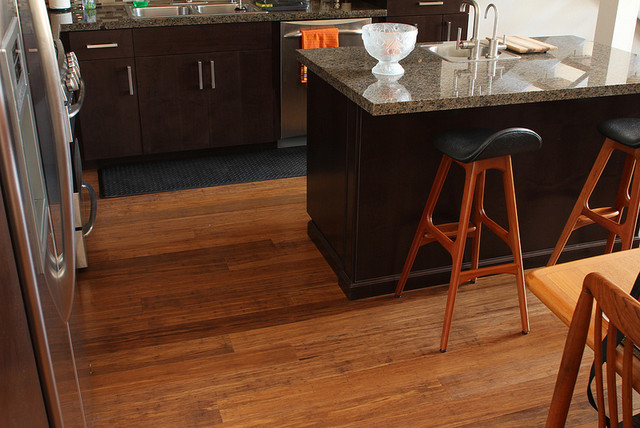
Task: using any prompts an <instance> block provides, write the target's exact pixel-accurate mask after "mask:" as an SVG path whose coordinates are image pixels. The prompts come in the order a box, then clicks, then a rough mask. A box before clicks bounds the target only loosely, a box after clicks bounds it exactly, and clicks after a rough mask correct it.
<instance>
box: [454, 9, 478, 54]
mask: <svg viewBox="0 0 640 428" xmlns="http://www.w3.org/2000/svg"><path fill="white" fill-rule="evenodd" d="M469 6H471V7H473V12H474V13H473V35H472V36H471V39H470V40H461V39H462V28H458V40H457V44H456V49H469V59H470V60H475V61H477V60H478V56H479V52H480V49H479V41H478V20H479V19H480V8H479V7H478V3H476V1H475V0H462V4H460V12H466V11H467V10H468V9H469Z"/></svg>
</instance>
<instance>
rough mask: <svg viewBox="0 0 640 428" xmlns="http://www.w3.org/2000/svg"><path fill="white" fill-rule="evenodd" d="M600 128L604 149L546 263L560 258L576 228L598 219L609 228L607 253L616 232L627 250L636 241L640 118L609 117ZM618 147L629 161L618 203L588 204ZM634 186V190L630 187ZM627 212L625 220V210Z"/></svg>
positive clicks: (611, 248)
mask: <svg viewBox="0 0 640 428" xmlns="http://www.w3.org/2000/svg"><path fill="white" fill-rule="evenodd" d="M598 131H600V133H601V134H602V135H604V136H605V137H606V139H605V141H604V144H603V145H602V149H600V153H599V154H598V157H597V158H596V161H595V163H594V165H593V167H592V168H591V172H589V176H588V177H587V181H586V182H585V184H584V186H583V187H582V191H581V192H580V196H578V200H577V201H576V203H575V205H574V207H573V210H572V211H571V214H570V215H569V219H568V220H567V224H566V225H565V227H564V229H563V231H562V233H561V234H560V238H559V239H558V243H557V244H556V246H555V248H554V249H553V253H552V254H551V257H550V258H549V262H548V263H547V266H553V265H554V264H556V262H557V261H558V258H559V257H560V254H561V253H562V250H563V249H564V247H565V245H567V241H568V240H569V237H570V236H571V233H572V232H573V231H574V230H577V229H580V228H581V227H584V226H587V225H589V224H593V223H597V224H599V225H600V226H602V227H604V228H605V229H607V230H608V231H609V237H608V239H607V244H606V247H605V253H607V254H608V253H610V252H611V251H613V245H614V244H615V239H616V236H619V237H620V239H621V240H622V249H623V250H628V249H630V248H631V245H632V244H633V238H634V234H635V232H636V227H637V223H638V210H639V208H640V168H636V164H637V163H638V160H639V159H640V119H636V118H621V119H610V120H606V121H604V122H602V123H600V124H599V125H598ZM615 150H619V151H621V152H624V153H626V155H627V156H626V161H625V164H624V168H623V170H622V178H621V180H620V186H619V187H618V194H617V198H616V202H615V205H614V206H612V207H599V208H591V207H589V198H590V197H591V194H592V193H593V191H594V189H595V188H596V185H597V184H598V180H599V179H600V176H601V175H602V172H603V171H604V169H605V167H606V166H607V162H608V161H609V158H610V157H611V154H612V153H613V152H614V151H615ZM630 186H631V193H629V187H630ZM625 209H627V215H626V217H625V218H624V221H623V214H624V211H625Z"/></svg>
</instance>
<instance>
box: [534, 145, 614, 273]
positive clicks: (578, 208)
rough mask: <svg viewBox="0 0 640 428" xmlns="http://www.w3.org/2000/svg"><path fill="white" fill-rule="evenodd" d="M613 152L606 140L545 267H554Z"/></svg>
mask: <svg viewBox="0 0 640 428" xmlns="http://www.w3.org/2000/svg"><path fill="white" fill-rule="evenodd" d="M612 152H613V147H612V144H611V140H609V139H606V140H605V142H604V144H603V146H602V149H600V153H599V154H598V157H597V158H596V161H595V163H594V165H593V167H592V168H591V172H590V173H589V176H588V177H587V181H586V183H585V184H584V186H583V187H582V191H581V192H580V196H578V200H577V201H576V204H575V205H574V206H573V210H572V211H571V215H569V219H568V220H567V224H565V226H564V229H563V230H562V234H561V235H560V238H559V239H558V243H557V244H556V246H555V248H554V249H553V253H551V257H550V258H549V262H547V266H552V265H555V264H556V262H557V261H558V258H559V257H560V253H562V250H563V249H564V246H565V245H567V241H568V240H569V236H571V232H573V230H574V228H575V225H576V223H577V221H578V217H580V215H581V214H582V210H583V209H584V208H585V207H586V206H587V204H588V203H589V197H590V196H591V193H592V192H593V189H595V187H596V184H597V183H598V180H599V179H600V176H601V175H602V171H604V168H605V166H606V165H607V162H608V161H609V157H610V156H611V153H612Z"/></svg>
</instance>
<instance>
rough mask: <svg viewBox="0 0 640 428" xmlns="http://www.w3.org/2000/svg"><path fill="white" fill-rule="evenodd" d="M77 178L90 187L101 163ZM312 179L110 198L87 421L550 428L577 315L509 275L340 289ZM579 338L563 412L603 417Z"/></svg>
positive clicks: (88, 294) (94, 261)
mask: <svg viewBox="0 0 640 428" xmlns="http://www.w3.org/2000/svg"><path fill="white" fill-rule="evenodd" d="M85 179H89V181H91V182H92V183H93V184H94V186H97V178H96V174H95V171H88V172H87V173H86V177H85ZM305 188H306V181H305V178H304V177H303V178H293V179H284V180H275V181H267V182H261V183H249V184H239V185H232V186H222V187H212V188H207V189H196V190H189V191H182V192H170V193H160V194H153V195H142V196H134V197H126V198H114V199H100V201H99V211H98V218H97V222H96V226H95V229H94V232H93V233H92V234H91V235H90V236H89V237H88V239H87V247H88V250H89V254H88V258H89V268H87V269H85V270H84V271H82V272H80V273H79V276H78V293H77V295H76V307H75V308H74V314H73V325H74V341H75V343H76V346H77V347H79V348H81V349H83V350H84V351H83V353H82V354H80V356H79V359H78V364H79V366H80V368H81V370H82V373H83V375H82V376H81V383H82V385H83V386H84V387H85V401H86V402H87V407H88V408H89V411H88V415H87V416H88V421H89V424H90V426H94V427H155V428H157V427H218V426H220V427H246V426H252V427H253V426H263V427H308V426H312V427H335V426H348V427H434V426H469V427H471V426H473V427H477V426H492V427H495V426H527V427H533V426H543V425H544V421H545V418H546V413H547V409H548V406H549V400H550V397H551V393H552V390H553V385H554V382H555V377H556V372H557V368H558V365H559V362H560V357H561V353H562V348H563V346H564V340H565V337H566V333H567V328H566V327H565V326H564V325H563V324H562V323H561V322H560V321H559V320H557V319H556V318H555V316H554V315H553V314H551V312H549V311H548V310H547V309H546V307H545V306H543V305H542V304H541V303H540V302H539V301H538V300H537V299H536V298H535V297H534V296H533V295H532V294H529V308H530V317H531V329H532V331H531V333H530V334H529V335H528V336H523V335H521V334H520V321H519V315H518V305H517V297H516V288H515V282H514V280H513V277H511V276H507V275H504V276H503V275H501V276H496V277H492V278H484V279H480V280H479V281H478V283H477V284H475V285H471V284H469V285H464V286H463V287H461V290H460V294H459V297H458V299H457V301H456V305H457V306H456V312H455V314H454V321H453V328H452V331H451V338H450V342H449V351H448V352H447V353H446V354H441V353H440V352H439V351H438V344H439V340H440V332H441V328H442V318H443V316H444V306H445V299H446V289H445V288H444V287H434V288H430V289H426V290H419V291H410V292H406V293H405V295H404V297H403V298H401V299H395V298H393V297H392V296H381V297H376V298H371V299H365V300H360V301H349V300H347V299H346V298H345V297H344V295H343V294H342V292H341V291H340V288H339V287H338V285H337V282H336V278H335V276H334V275H333V273H332V271H331V270H330V268H329V267H328V265H327V264H326V263H325V261H324V260H323V258H322V257H321V255H320V254H319V252H318V251H317V249H316V248H315V247H314V245H313V244H312V243H311V242H310V240H309V239H308V237H307V234H306V223H307V221H308V220H309V219H308V216H307V214H306V211H305V205H306V195H305ZM590 358H592V353H591V352H590V351H587V352H586V353H585V359H584V361H583V372H582V373H581V377H580V379H579V384H578V386H577V388H576V393H575V398H574V401H573V404H572V408H571V414H570V417H569V424H568V426H595V423H596V420H595V417H596V413H595V411H593V410H592V409H591V408H590V407H589V405H588V403H587V400H586V394H585V389H586V377H585V376H586V372H587V368H588V366H589V365H590V361H589V359H590Z"/></svg>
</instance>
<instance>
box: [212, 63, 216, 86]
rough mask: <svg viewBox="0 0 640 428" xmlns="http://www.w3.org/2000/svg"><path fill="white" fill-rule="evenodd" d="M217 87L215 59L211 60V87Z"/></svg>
mask: <svg viewBox="0 0 640 428" xmlns="http://www.w3.org/2000/svg"><path fill="white" fill-rule="evenodd" d="M215 88H216V66H215V63H214V62H213V60H211V89H215Z"/></svg>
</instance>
